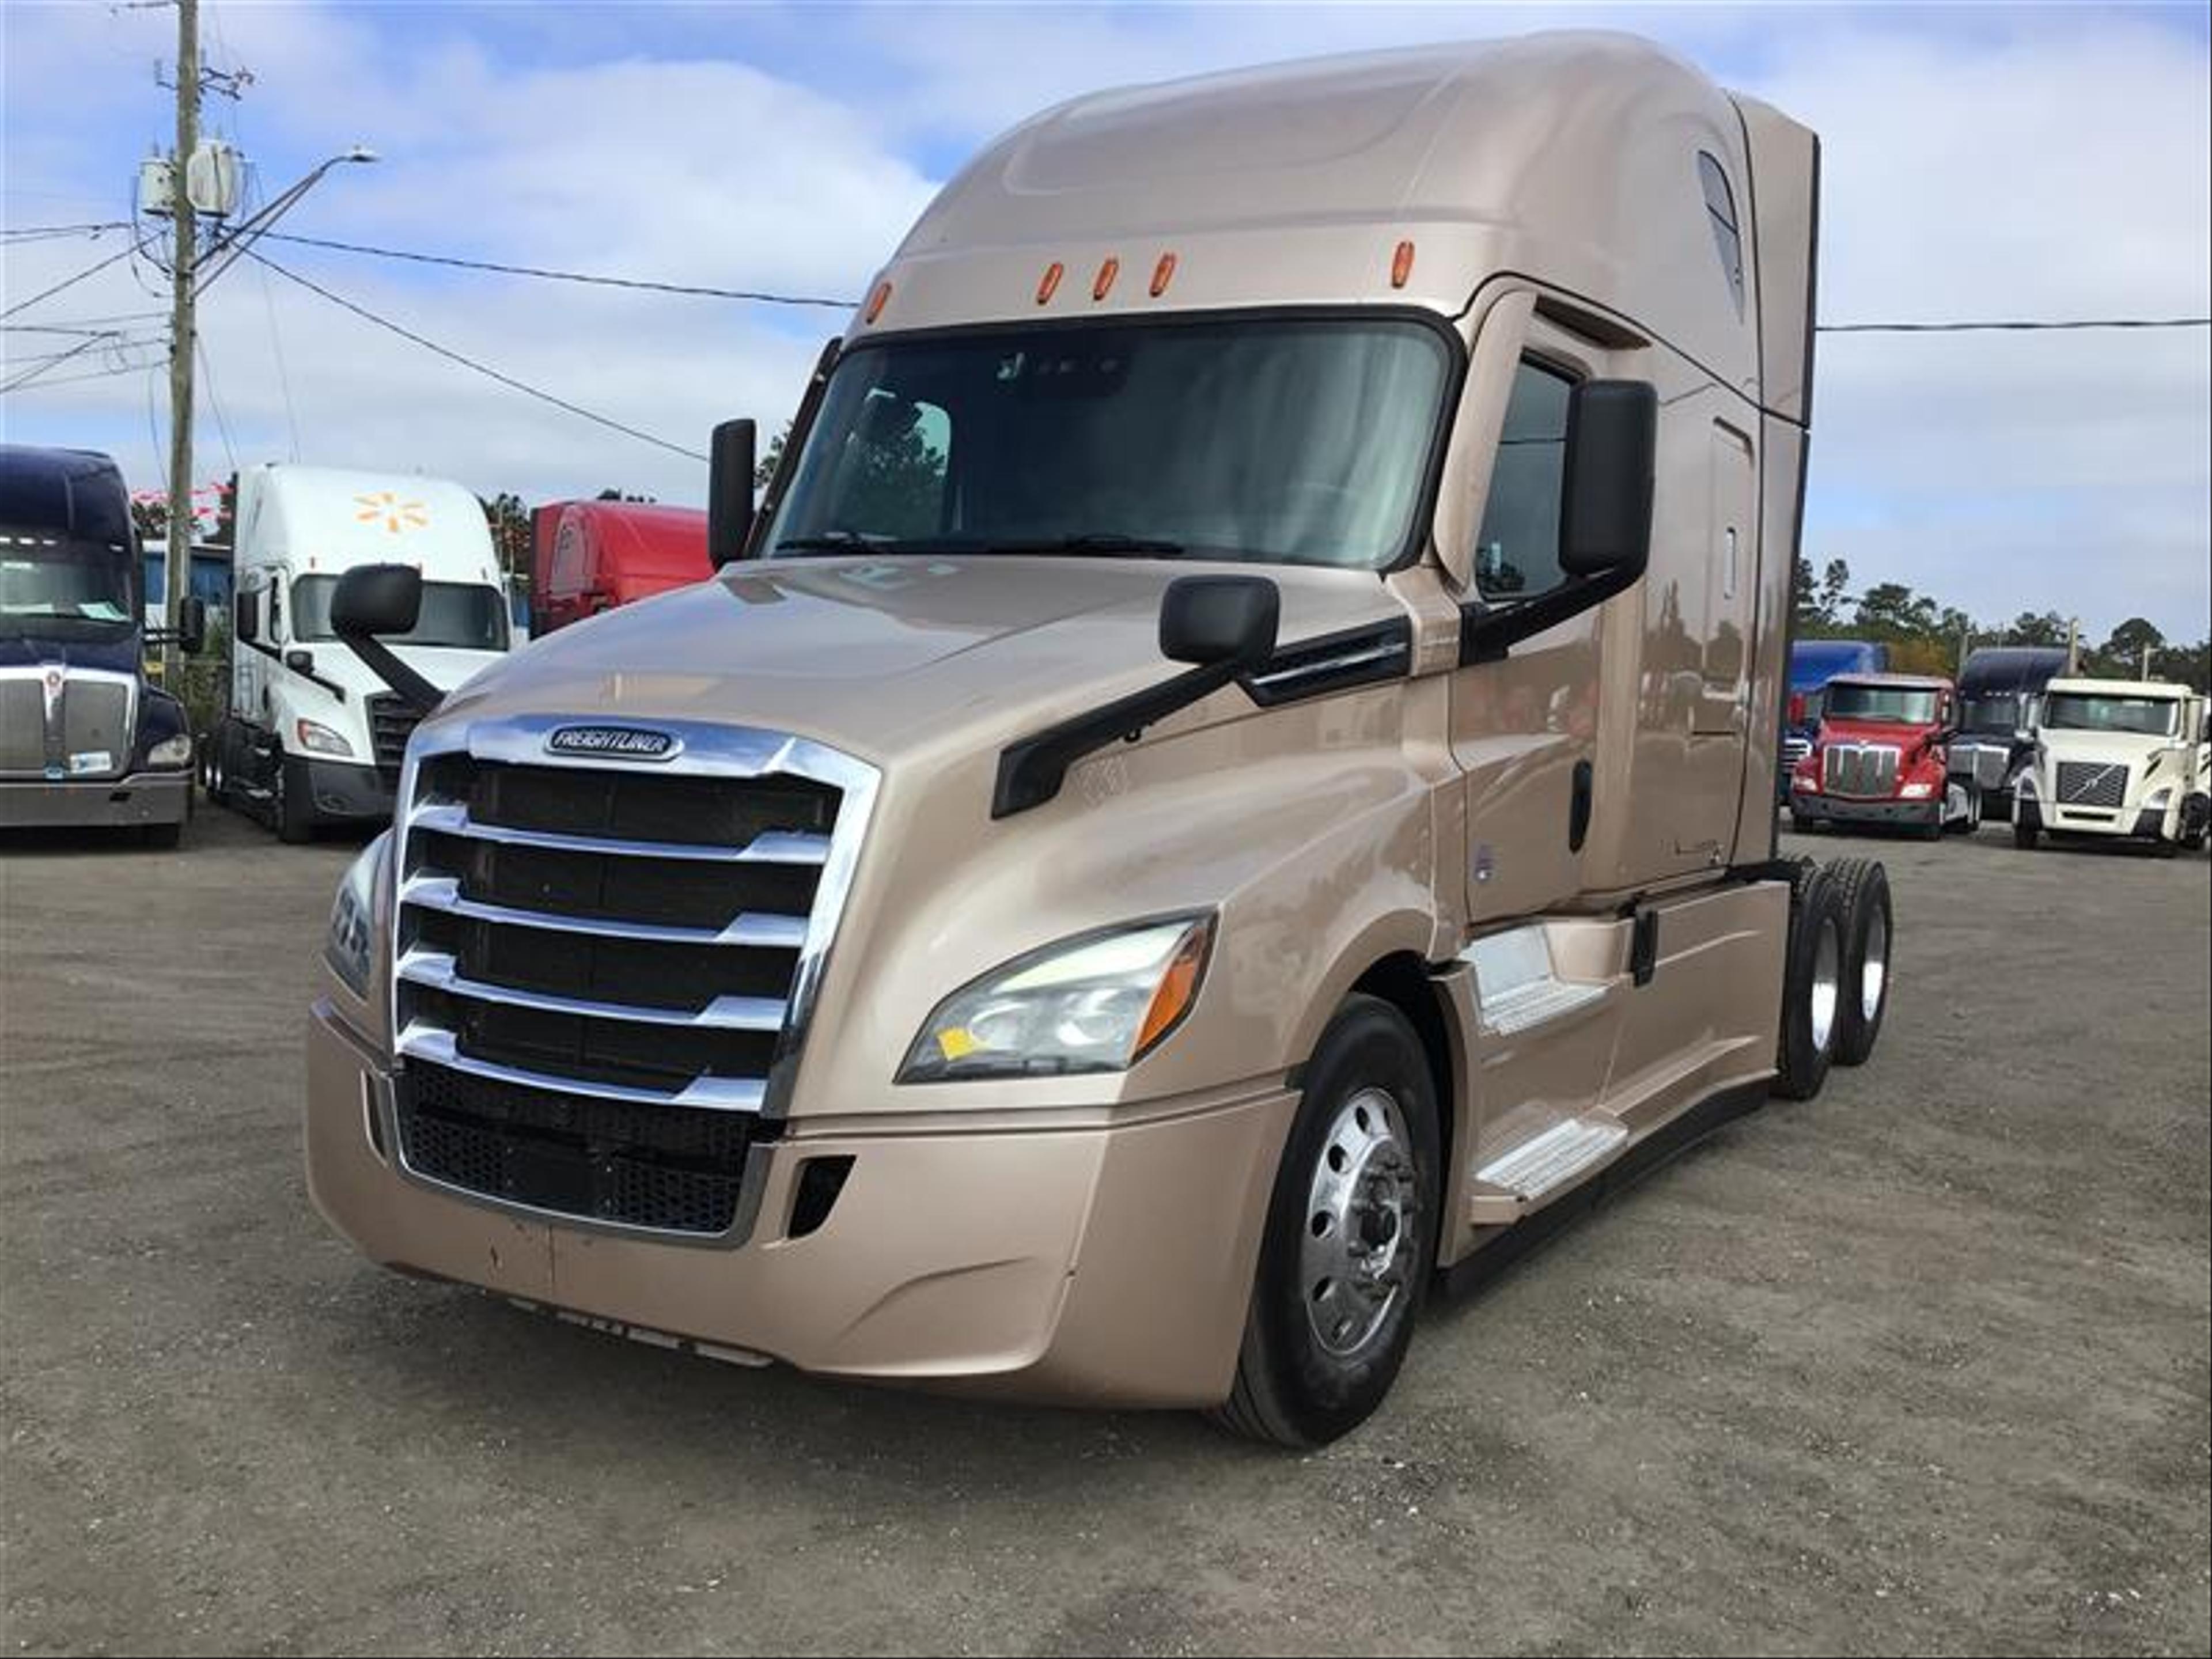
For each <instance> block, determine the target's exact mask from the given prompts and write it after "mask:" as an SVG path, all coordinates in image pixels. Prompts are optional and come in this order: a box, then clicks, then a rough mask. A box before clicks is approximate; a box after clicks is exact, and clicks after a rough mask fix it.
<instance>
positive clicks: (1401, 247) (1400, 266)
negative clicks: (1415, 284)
mask: <svg viewBox="0 0 2212 1659" xmlns="http://www.w3.org/2000/svg"><path fill="white" fill-rule="evenodd" d="M1412 275H1413V241H1412V239H1411V238H1408V239H1407V240H1405V241H1402V242H1401V243H1399V244H1398V251H1397V252H1395V253H1394V254H1392V255H1391V256H1390V286H1391V287H1392V288H1403V287H1405V286H1406V279H1407V277H1409V276H1412Z"/></svg>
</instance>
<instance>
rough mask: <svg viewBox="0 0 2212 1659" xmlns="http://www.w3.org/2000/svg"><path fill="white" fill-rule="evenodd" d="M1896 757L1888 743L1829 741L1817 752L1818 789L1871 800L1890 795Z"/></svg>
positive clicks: (1825, 792)
mask: <svg viewBox="0 0 2212 1659" xmlns="http://www.w3.org/2000/svg"><path fill="white" fill-rule="evenodd" d="M1898 757H1899V750H1897V748H1896V746H1895V745H1893V744H1876V743H1832V744H1829V745H1828V746H1827V747H1826V749H1824V750H1821V751H1820V792H1821V793H1823V794H1828V795H1857V796H1862V797H1866V798H1870V799H1881V798H1886V797H1887V796H1890V795H1893V794H1895V793H1897V766H1898Z"/></svg>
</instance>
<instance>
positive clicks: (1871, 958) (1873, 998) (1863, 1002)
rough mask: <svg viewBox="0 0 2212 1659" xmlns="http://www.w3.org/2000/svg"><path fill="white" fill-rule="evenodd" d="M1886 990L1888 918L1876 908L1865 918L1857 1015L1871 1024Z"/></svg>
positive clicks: (1887, 974)
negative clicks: (1862, 961)
mask: <svg viewBox="0 0 2212 1659" xmlns="http://www.w3.org/2000/svg"><path fill="white" fill-rule="evenodd" d="M1888 989H1889V918H1888V917H1887V916H1885V915H1882V913H1881V910H1880V908H1876V909H1875V913H1874V914H1873V915H1871V916H1869V917H1868V918H1867V937H1866V957H1865V958H1864V964H1863V966H1862V967H1861V968H1860V969H1859V1018H1861V1019H1862V1020H1863V1021H1865V1023H1866V1024H1869V1025H1871V1024H1874V1018H1875V1015H1876V1014H1879V1013H1880V1012H1881V1000H1882V998H1883V996H1884V995H1885V994H1887V992H1888Z"/></svg>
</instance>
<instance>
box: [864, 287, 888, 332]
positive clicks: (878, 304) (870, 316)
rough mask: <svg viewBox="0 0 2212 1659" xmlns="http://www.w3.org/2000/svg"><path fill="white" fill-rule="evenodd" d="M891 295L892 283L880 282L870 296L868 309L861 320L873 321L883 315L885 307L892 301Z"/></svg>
mask: <svg viewBox="0 0 2212 1659" xmlns="http://www.w3.org/2000/svg"><path fill="white" fill-rule="evenodd" d="M890 297H891V285H890V283H877V284H876V291H875V292H874V293H873V294H871V295H869V296H868V309H867V311H866V313H865V314H864V315H863V316H862V318H861V320H862V321H863V322H869V323H872V322H874V321H875V320H876V319H877V318H878V317H880V316H882V315H883V314H884V307H885V306H886V305H888V304H890Z"/></svg>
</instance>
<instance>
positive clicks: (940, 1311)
mask: <svg viewBox="0 0 2212 1659" xmlns="http://www.w3.org/2000/svg"><path fill="white" fill-rule="evenodd" d="M1295 1106H1296V1097H1295V1096H1294V1095H1292V1094H1291V1093H1290V1092H1289V1091H1286V1090H1284V1089H1280V1088H1275V1089H1271V1090H1267V1091H1264V1092H1261V1093H1258V1094H1252V1095H1246V1096H1243V1097H1237V1098H1232V1099H1228V1100H1215V1101H1209V1102H1206V1103H1194V1104H1192V1105H1191V1106H1190V1107H1189V1109H1187V1110H1182V1111H1180V1112H1177V1111H1171V1110H1161V1109H1154V1110H1150V1111H1148V1112H1147V1114H1146V1116H1145V1118H1144V1120H1143V1121H1133V1122H1127V1123H1121V1124H1117V1125H1111V1126H1109V1127H1085V1128H1068V1129H1042V1130H1029V1131H1022V1130H1018V1129H1014V1130H1010V1129H1006V1128H1005V1127H993V1128H989V1129H982V1128H978V1129H972V1130H965V1131H963V1130H960V1129H957V1128H950V1129H948V1128H941V1127H933V1128H931V1129H928V1130H927V1131H915V1130H908V1129H896V1128H889V1129H886V1130H884V1131H883V1132H880V1133H836V1134H817V1135H809V1134H808V1133H806V1128H805V1123H804V1121H794V1122H793V1123H791V1124H789V1125H787V1129H786V1134H785V1137H784V1138H783V1139H781V1140H779V1141H776V1142H774V1143H771V1144H769V1145H767V1146H764V1147H763V1148H762V1156H763V1158H764V1161H765V1171H764V1175H763V1176H762V1177H761V1180H760V1187H759V1191H758V1195H757V1215H756V1218H755V1220H754V1222H753V1225H752V1229H751V1232H750V1239H749V1242H747V1243H744V1244H741V1245H738V1246H737V1247H735V1248H732V1249H716V1248H712V1247H702V1246H694V1245H690V1244H686V1243H663V1242H659V1241H656V1240H651V1239H640V1238H635V1237H622V1236H620V1235H618V1234H615V1233H611V1232H607V1231H587V1230H586V1229H584V1228H582V1227H578V1226H568V1225H560V1224H557V1223H548V1222H544V1221H540V1220H538V1219H535V1218H530V1217H526V1216H521V1215H517V1214H514V1213H512V1212H506V1211H502V1210H500V1209H498V1208H495V1207H493V1206H489V1205H487V1204H483V1203H479V1202H477V1201H473V1200H469V1199H466V1198H463V1197H459V1196H456V1195H453V1194H451V1193H449V1192H447V1191H441V1190H435V1189H433V1188H429V1187H427V1186H425V1185H423V1184H422V1182H419V1181H418V1180H417V1179H416V1178H415V1177H413V1176H410V1175H409V1174H407V1173H406V1172H404V1170H402V1169H401V1168H400V1167H399V1165H398V1158H397V1151H398V1145H397V1133H396V1127H395V1123H394V1120H393V1116H392V1080H391V1075H390V1073H389V1071H388V1069H387V1068H386V1063H385V1062H384V1060H382V1059H381V1058H380V1056H379V1055H378V1054H376V1053H375V1052H374V1048H373V1047H372V1046H371V1045H370V1044H369V1043H368V1042H367V1041H365V1040H364V1039H363V1038H362V1037H361V1036H359V1035H358V1034H356V1032H355V1031H354V1030H352V1029H351V1027H350V1026H349V1025H348V1024H346V1023H345V1022H344V1020H343V1018H341V1017H340V1016H339V1015H338V1013H337V1011H336V1010H335V1009H334V1008H333V1007H332V1006H331V1005H330V1004H329V1003H328V1002H326V1001H325V1002H319V1003H318V1004H317V1005H316V1006H315V1009H314V1012H313V1015H312V1016H311V1018H310V1020H309V1024H308V1034H307V1184H308V1188H309V1190H310V1191H311V1192H312V1194H313V1197H314V1201H315V1204H316V1206H317V1207H318V1208H319V1209H320V1210H321V1212H323V1215H324V1216H325V1218H326V1219H328V1220H329V1222H330V1223H331V1225H332V1226H334V1227H335V1228H337V1231H339V1232H341V1233H343V1235H344V1236H345V1237H347V1238H349V1239H350V1240H351V1241H352V1242H353V1243H355V1245H356V1246H357V1247H358V1248H359V1249H361V1250H362V1253H363V1254H365V1255H368V1256H369V1257H370V1258H371V1259H373V1260H374V1261H380V1262H382V1263H384V1264H386V1265H387V1266H390V1267H398V1268H402V1269H405V1270H408V1271H411V1272H415V1273H427V1274H429V1275H432V1276H435V1277H437V1278H441V1279H455V1280H459V1281H461V1282H463V1283H466V1284H471V1285H481V1286H483V1288H485V1289H487V1290H491V1291H499V1292H501V1293H502V1294H505V1295H508V1296H512V1297H520V1298H523V1299H525V1300H526V1301H529V1302H532V1303H537V1304H544V1305H548V1306H550V1307H553V1308H556V1309H562V1310H569V1311H572V1312H574V1313H579V1314H583V1315H586V1316H592V1317H593V1318H596V1319H599V1320H604V1321H608V1322H613V1323H616V1324H618V1325H621V1326H623V1327H629V1328H641V1329H642V1331H643V1332H645V1333H653V1334H665V1335H668V1336H674V1337H679V1338H684V1339H689V1340H692V1341H694V1342H698V1343H703V1344H708V1345H711V1346H716V1347H721V1348H729V1349H737V1350H740V1351H744V1352H750V1353H752V1354H757V1355H761V1356H766V1357H769V1358H775V1359H780V1360H782V1361H785V1362H786V1363H787V1364H792V1365H795V1366H797V1367H799V1368H800V1369H801V1370H809V1371H817V1372H821V1373H824V1374H828V1375H834V1376H849V1377H866V1378H876V1379H883V1380H896V1381H902V1382H908V1383H926V1384H928V1385H930V1386H934V1387H946V1388H960V1389H967V1390H974V1391H978V1392H988V1393H993V1394H997V1395H1006V1396H1007V1397H1012V1398H1018V1399H1026V1400H1032V1401H1043V1402H1052V1403H1066V1404H1085V1405H1116V1406H1158V1407H1192V1406H1208V1405H1213V1404H1216V1403H1218V1402H1219V1401H1221V1400H1223V1399H1225V1398H1226V1397H1227V1395H1228V1393H1229V1389H1230V1385H1231V1381H1232V1380H1233V1377H1234V1374H1235V1367H1236V1362H1237V1347H1238V1345H1239V1343H1240V1341H1241V1339H1242V1337H1243V1328H1244V1316H1245V1309H1246V1304H1247V1302H1248V1300H1249V1294H1250V1290H1251V1285H1252V1278H1253V1270H1254V1266H1255V1261H1256V1260H1257V1253H1258V1249H1259V1241H1260V1234H1261V1228H1262V1225H1263V1223H1264V1221H1265V1218H1266V1213H1267V1200H1268V1197H1269V1194H1270V1192H1271V1191H1272V1188H1273V1181H1274V1171H1275V1165H1276V1160H1277V1158H1279V1154H1280V1150H1281V1147H1282V1144H1283V1140H1284V1137H1285V1134H1286V1133H1287V1132H1288V1128H1289V1124H1290V1121H1291V1114H1292V1112H1293V1110H1294V1109H1295ZM844 1121H846V1122H848V1123H849V1122H850V1121H852V1120H851V1119H849V1118H848V1119H846V1120H844ZM373 1135H374V1139H372V1136H373ZM380 1146H381V1147H382V1149H383V1150H381V1151H380V1150H379V1147H380ZM840 1156H842V1157H848V1158H852V1159H853V1160H854V1164H853V1168H852V1172H851V1174H850V1176H848V1179H847V1181H846V1182H845V1186H844V1188H843V1190H842V1193H841V1194H839V1196H838V1198H837V1200H836V1206H835V1207H834V1208H833V1209H832V1210H831V1212H830V1213H829V1219H828V1221H827V1222H826V1223H824V1224H823V1225H822V1226H821V1228H820V1229H819V1230H818V1231H815V1232H812V1233H810V1234H807V1235H806V1236H805V1237H791V1236H790V1234H789V1230H788V1226H787V1218H788V1217H789V1216H790V1213H791V1209H792V1204H793V1197H794V1188H795V1184H796V1177H797V1170H798V1166H799V1164H800V1163H801V1162H802V1161H803V1160H805V1159H807V1158H823V1157H840Z"/></svg>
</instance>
